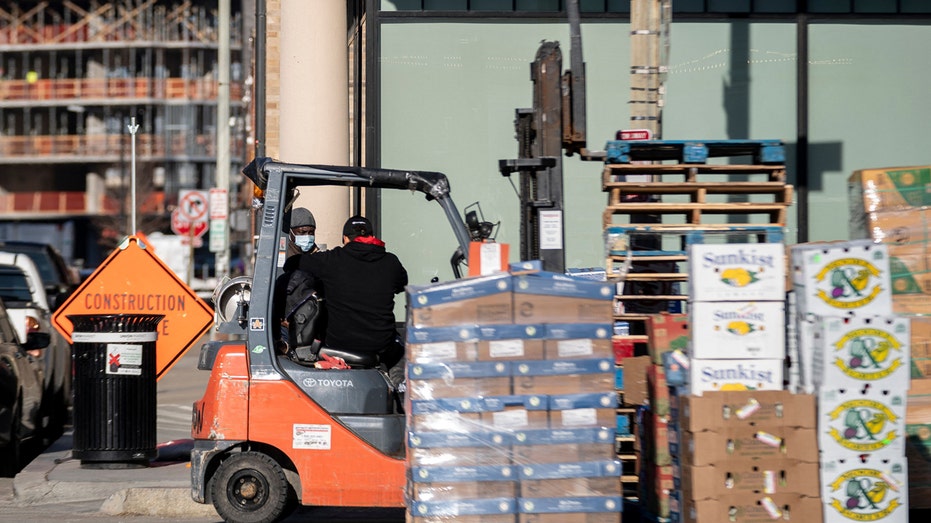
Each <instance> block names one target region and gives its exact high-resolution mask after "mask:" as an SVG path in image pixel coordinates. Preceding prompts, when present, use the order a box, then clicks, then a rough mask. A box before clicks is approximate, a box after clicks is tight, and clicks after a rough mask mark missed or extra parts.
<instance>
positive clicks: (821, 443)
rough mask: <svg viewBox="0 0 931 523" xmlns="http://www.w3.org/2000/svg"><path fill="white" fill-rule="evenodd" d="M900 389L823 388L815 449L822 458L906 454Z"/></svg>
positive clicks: (903, 412) (903, 413) (820, 396)
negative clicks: (872, 454) (867, 454)
mask: <svg viewBox="0 0 931 523" xmlns="http://www.w3.org/2000/svg"><path fill="white" fill-rule="evenodd" d="M905 404H906V395H905V392H904V391H902V390H899V391H889V390H863V388H861V387H847V388H841V389H825V390H821V391H819V393H818V447H819V448H820V449H821V455H822V457H823V458H825V459H834V458H837V457H845V456H846V457H850V456H853V455H859V454H866V453H871V452H881V451H889V452H890V453H892V454H895V455H903V454H904V453H905V438H906V434H905Z"/></svg>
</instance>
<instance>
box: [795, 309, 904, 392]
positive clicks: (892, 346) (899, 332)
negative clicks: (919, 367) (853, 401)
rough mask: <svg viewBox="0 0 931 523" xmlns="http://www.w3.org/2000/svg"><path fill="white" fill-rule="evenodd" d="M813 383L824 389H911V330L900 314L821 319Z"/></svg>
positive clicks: (817, 332) (816, 335) (816, 343)
mask: <svg viewBox="0 0 931 523" xmlns="http://www.w3.org/2000/svg"><path fill="white" fill-rule="evenodd" d="M817 328H818V330H817V331H816V333H815V351H816V355H815V358H814V361H813V367H814V368H813V377H812V378H813V382H814V383H815V386H816V387H821V388H834V389H841V388H851V387H852V388H857V387H863V386H865V385H866V384H869V385H870V387H871V388H875V389H879V390H891V391H901V392H904V391H906V390H908V382H909V376H910V369H909V362H910V355H911V351H910V350H909V343H910V341H911V333H910V331H909V320H908V319H907V318H904V317H900V316H889V315H887V316H872V317H862V316H852V317H830V316H826V317H823V318H821V322H820V324H818V325H817Z"/></svg>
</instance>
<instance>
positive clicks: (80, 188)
mask: <svg viewBox="0 0 931 523" xmlns="http://www.w3.org/2000/svg"><path fill="white" fill-rule="evenodd" d="M233 4H234V5H233V6H232V8H233V11H232V16H231V18H230V20H229V22H230V27H231V31H230V35H231V38H230V62H231V68H230V89H229V93H230V103H229V106H230V126H231V140H230V154H231V158H230V161H231V163H233V164H234V165H242V162H243V160H244V159H245V157H246V152H247V151H246V150H247V147H246V134H247V127H248V122H247V119H246V117H245V115H246V114H247V111H246V106H247V103H246V100H244V97H245V96H246V95H247V94H248V93H247V91H246V90H244V88H243V86H244V82H245V81H246V75H247V71H248V67H247V66H244V65H243V64H244V63H248V62H247V61H248V56H249V54H248V52H247V51H244V37H243V35H246V34H248V29H247V28H246V27H244V25H243V24H244V23H247V24H251V23H252V21H253V17H252V16H249V17H244V16H243V14H242V11H241V9H240V8H239V4H240V2H238V1H237V2H233ZM217 36H218V17H217V2H216V1H215V0H214V1H208V0H169V1H163V0H117V1H99V0H90V1H87V0H73V1H68V0H65V1H22V0H4V1H2V2H0V222H2V225H0V236H3V237H6V238H8V239H41V240H43V241H49V242H50V243H53V244H55V245H56V246H57V247H58V248H59V249H60V250H62V251H63V252H64V253H65V255H66V257H68V258H69V259H71V260H76V259H83V260H85V261H86V263H87V264H90V265H91V266H93V264H95V262H99V261H100V260H101V259H102V257H105V256H106V255H107V254H108V253H109V252H110V250H111V249H112V247H113V246H115V245H116V242H118V241H119V240H120V239H121V238H122V237H124V236H126V235H127V234H130V233H131V232H134V231H131V230H130V228H131V224H130V223H129V216H130V214H131V207H130V205H131V203H132V202H130V200H129V198H130V194H132V191H131V186H132V185H133V183H132V180H130V177H131V175H132V174H133V172H134V173H135V194H136V213H137V214H138V222H137V229H138V230H143V231H147V232H151V231H158V230H163V231H167V229H168V220H169V214H170V211H171V209H172V207H173V206H174V205H176V204H177V201H176V200H177V194H178V191H179V190H182V189H195V188H204V187H211V186H213V184H214V183H215V181H214V176H215V171H216V162H217V150H216V146H217V125H218V122H217V112H218V111H217V104H218V70H217V64H218V39H217ZM133 124H135V125H136V126H137V127H135V128H132V125H133ZM133 131H135V132H133ZM133 152H134V153H135V156H134V158H133ZM133 159H135V166H133V165H132V160H133ZM133 167H135V168H133Z"/></svg>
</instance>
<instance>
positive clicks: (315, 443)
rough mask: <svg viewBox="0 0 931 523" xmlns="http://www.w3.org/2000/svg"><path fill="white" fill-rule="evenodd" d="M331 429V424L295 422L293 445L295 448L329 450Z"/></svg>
mask: <svg viewBox="0 0 931 523" xmlns="http://www.w3.org/2000/svg"><path fill="white" fill-rule="evenodd" d="M330 440H331V431H330V426H329V425H300V424H297V423H295V424H294V434H293V438H292V442H291V447H292V448H295V449H316V450H329V449H330Z"/></svg>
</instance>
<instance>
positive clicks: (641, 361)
mask: <svg viewBox="0 0 931 523" xmlns="http://www.w3.org/2000/svg"><path fill="white" fill-rule="evenodd" d="M652 366H653V364H652V363H651V361H650V357H649V356H636V357H634V358H627V359H626V360H624V365H623V367H622V368H621V369H622V370H621V372H623V374H624V387H623V390H624V403H626V404H628V405H649V404H650V389H649V387H648V385H647V373H648V370H649V368H650V367H652Z"/></svg>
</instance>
